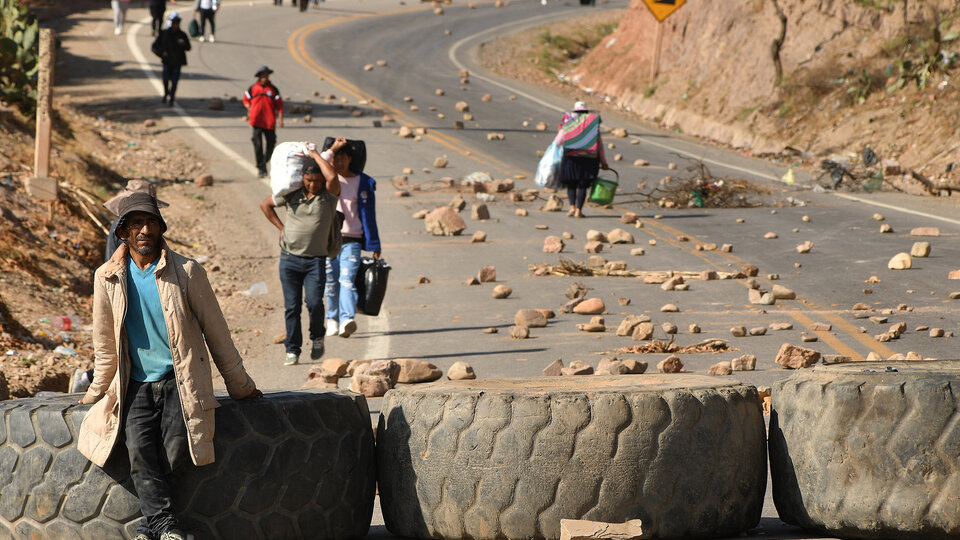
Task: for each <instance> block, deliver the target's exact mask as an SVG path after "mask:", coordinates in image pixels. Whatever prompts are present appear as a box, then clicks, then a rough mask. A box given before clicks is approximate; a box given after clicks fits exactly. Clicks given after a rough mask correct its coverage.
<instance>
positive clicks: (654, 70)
mask: <svg viewBox="0 0 960 540" xmlns="http://www.w3.org/2000/svg"><path fill="white" fill-rule="evenodd" d="M662 44H663V21H660V22H657V44H656V45H654V49H653V64H651V66H650V81H651V82H653V81H655V80H657V74H658V73H660V47H661V46H662Z"/></svg>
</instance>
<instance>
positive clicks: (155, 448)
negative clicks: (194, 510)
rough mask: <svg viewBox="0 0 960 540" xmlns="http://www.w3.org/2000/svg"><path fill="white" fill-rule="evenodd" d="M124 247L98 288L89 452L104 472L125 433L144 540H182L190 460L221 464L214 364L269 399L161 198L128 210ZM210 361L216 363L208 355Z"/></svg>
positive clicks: (239, 393)
mask: <svg viewBox="0 0 960 540" xmlns="http://www.w3.org/2000/svg"><path fill="white" fill-rule="evenodd" d="M119 214H120V223H119V224H118V226H117V231H116V234H117V236H118V237H120V238H121V239H123V241H124V244H122V245H121V246H120V247H119V248H118V249H117V251H116V252H115V253H114V255H113V257H111V258H110V260H109V261H107V262H106V263H104V264H103V266H101V267H100V268H98V269H97V272H96V276H95V278H94V289H93V291H94V292H93V341H94V353H95V363H94V375H93V382H92V383H91V384H90V388H89V389H87V393H86V394H85V395H84V396H83V399H81V401H80V402H81V403H93V404H94V406H93V407H91V408H90V410H89V411H88V412H87V415H86V417H85V418H84V419H83V423H82V425H81V426H80V436H79V441H78V449H79V451H80V452H81V453H82V454H83V455H84V456H86V457H87V458H89V459H90V461H92V462H94V463H95V464H97V465H99V466H101V467H102V466H104V464H105V463H106V461H107V458H108V457H109V456H110V453H111V451H112V450H113V447H114V445H115V444H116V441H117V436H118V434H119V431H120V430H121V429H122V430H123V431H124V435H125V438H126V446H127V453H128V455H129V457H130V476H131V478H132V479H133V485H134V487H135V488H136V490H137V495H138V496H139V498H140V509H141V513H142V514H143V520H142V521H141V522H140V526H139V527H138V529H137V536H136V538H135V540H155V539H157V538H159V539H160V540H182V538H184V535H183V533H182V532H181V531H180V530H179V524H178V522H177V518H176V516H175V515H174V514H173V512H172V510H171V508H172V506H173V496H174V493H175V490H176V481H177V479H178V478H179V476H180V474H181V473H182V471H183V468H184V466H185V465H186V457H187V455H189V456H190V458H191V460H192V461H193V463H194V464H195V465H198V466H199V465H206V464H209V463H212V462H213V460H214V455H213V430H214V410H215V409H216V408H217V407H218V406H219V404H218V403H217V400H216V398H215V397H214V395H213V377H212V373H211V368H210V360H212V361H213V363H215V364H216V366H217V369H218V370H219V371H220V374H221V375H222V376H223V380H224V382H225V383H226V386H227V391H228V392H229V394H230V397H232V398H234V399H246V398H256V397H261V396H262V395H263V394H262V393H261V392H260V391H259V390H257V387H256V384H254V382H253V380H252V379H251V378H250V376H249V375H247V372H246V370H245V369H244V367H243V360H242V359H241V358H240V354H239V353H238V352H237V348H236V347H235V346H234V344H233V340H232V339H231V337H230V330H229V329H228V328H227V323H226V320H225V319H224V317H223V313H222V312H221V311H220V306H219V304H218V303H217V299H216V297H215V296H214V294H213V289H212V287H211V286H210V282H209V281H208V280H207V276H206V273H205V272H204V270H203V268H202V267H201V266H200V265H199V264H198V263H197V262H196V261H193V260H191V259H187V258H186V257H184V256H182V255H180V254H178V253H175V252H173V251H172V250H170V249H169V248H168V247H167V245H166V243H165V242H164V240H163V233H164V232H165V231H166V229H167V225H166V223H165V222H164V221H163V217H162V216H161V215H160V209H159V208H158V206H157V200H156V198H154V197H152V196H151V195H150V194H149V193H133V194H131V195H130V196H129V197H127V198H126V199H124V200H123V201H122V202H121V206H120V212H119ZM208 348H209V351H210V354H209V356H208V354H207V349H208Z"/></svg>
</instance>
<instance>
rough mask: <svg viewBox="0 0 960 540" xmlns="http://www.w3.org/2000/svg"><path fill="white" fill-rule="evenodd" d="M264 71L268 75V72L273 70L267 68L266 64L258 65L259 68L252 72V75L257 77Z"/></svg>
mask: <svg viewBox="0 0 960 540" xmlns="http://www.w3.org/2000/svg"><path fill="white" fill-rule="evenodd" d="M264 73H266V74H267V75H269V74H271V73H273V70H272V69H270V68H268V67H267V66H260V69H258V70H257V72H256V73H255V74H254V76H255V77H259V76H260V75H263V74H264Z"/></svg>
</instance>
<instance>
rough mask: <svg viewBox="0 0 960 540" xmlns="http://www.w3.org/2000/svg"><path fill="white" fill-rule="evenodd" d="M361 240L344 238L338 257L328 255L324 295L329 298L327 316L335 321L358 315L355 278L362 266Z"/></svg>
mask: <svg viewBox="0 0 960 540" xmlns="http://www.w3.org/2000/svg"><path fill="white" fill-rule="evenodd" d="M360 248H361V245H360V243H359V242H348V241H346V238H344V242H343V247H341V248H340V255H339V256H338V257H327V287H326V293H324V297H326V299H327V317H328V318H330V319H333V320H335V321H340V322H343V321H346V320H348V319H352V318H354V317H356V315H357V287H356V286H355V285H354V280H355V279H356V277H357V269H358V268H360Z"/></svg>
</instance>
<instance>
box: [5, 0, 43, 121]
mask: <svg viewBox="0 0 960 540" xmlns="http://www.w3.org/2000/svg"><path fill="white" fill-rule="evenodd" d="M39 37H40V25H39V24H38V23H37V18H36V17H35V16H34V15H33V14H31V13H29V12H28V11H27V8H25V7H22V6H20V5H19V2H18V1H17V0H0V100H3V101H5V102H7V103H11V104H14V105H16V106H17V107H19V108H20V110H22V111H24V112H28V113H29V112H32V111H33V110H34V108H35V107H36V102H37V82H36V81H37V68H38V67H39V61H38V60H39V52H38V42H39Z"/></svg>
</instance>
